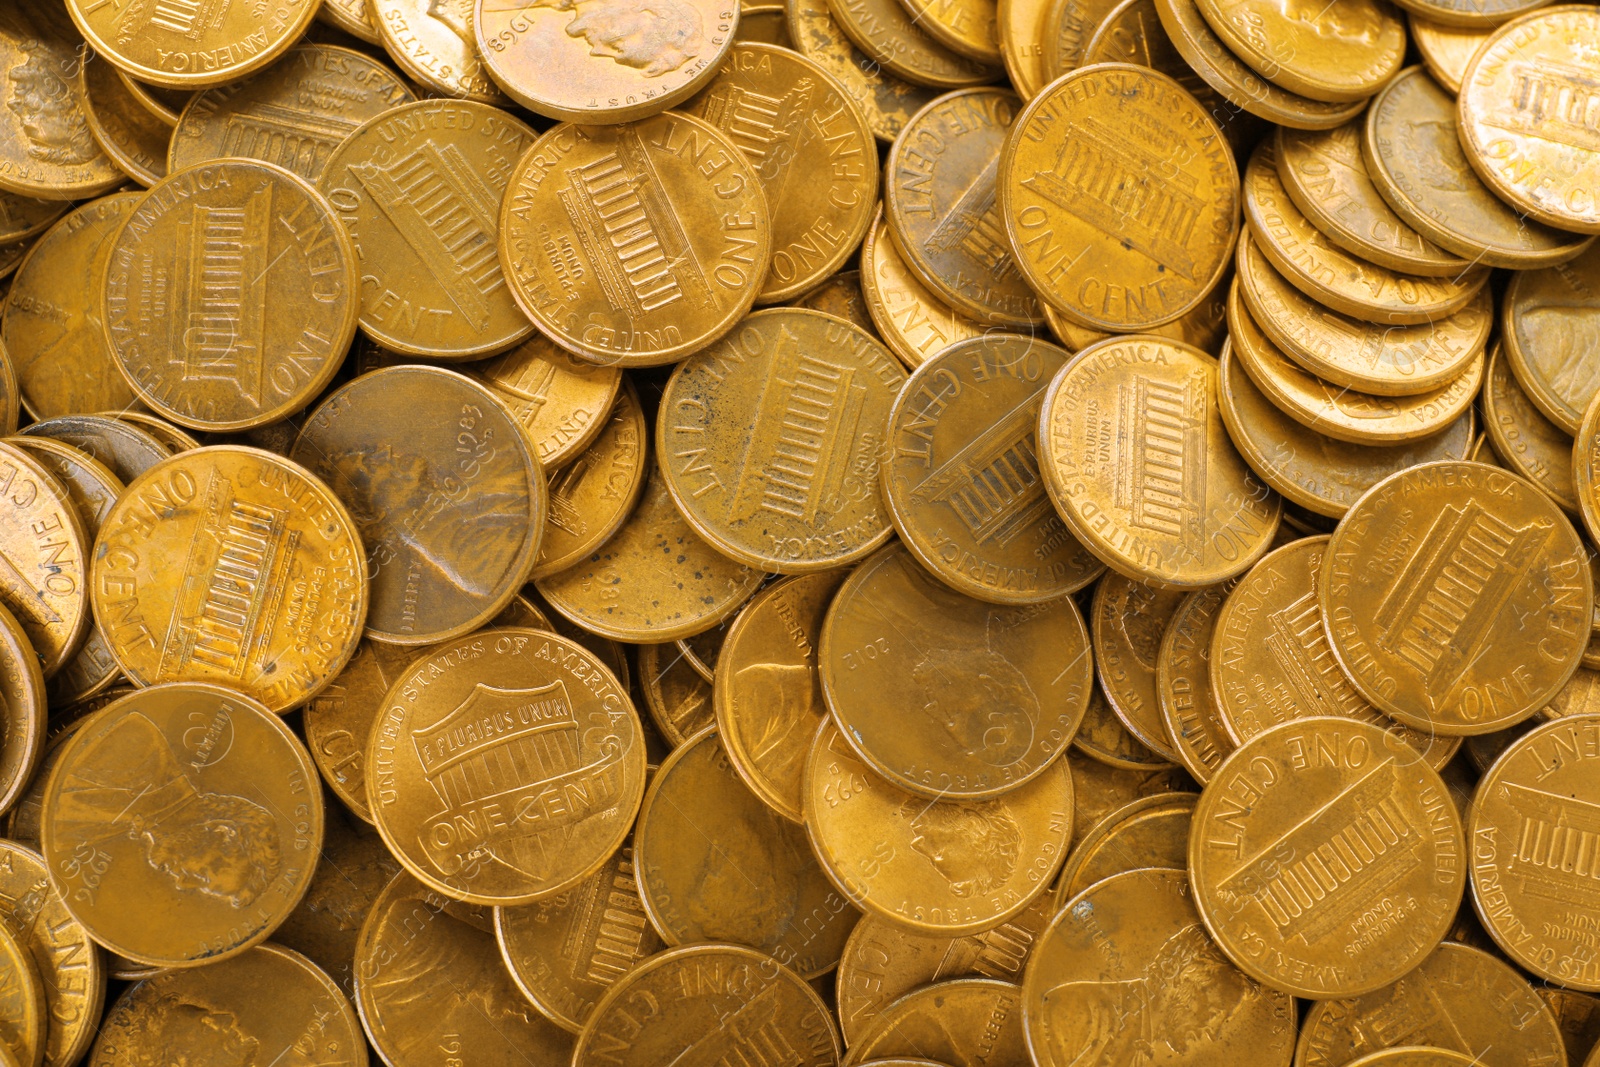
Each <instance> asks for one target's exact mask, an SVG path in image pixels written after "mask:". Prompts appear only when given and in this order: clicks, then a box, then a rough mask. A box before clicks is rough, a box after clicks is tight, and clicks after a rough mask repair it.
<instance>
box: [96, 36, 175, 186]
mask: <svg viewBox="0 0 1600 1067" xmlns="http://www.w3.org/2000/svg"><path fill="white" fill-rule="evenodd" d="M76 89H77V92H78V99H79V100H80V101H81V107H82V108H83V112H84V117H85V118H87V119H88V120H89V132H90V133H92V134H93V135H94V139H95V141H96V142H97V143H98V144H99V145H100V150H101V151H103V152H104V153H105V154H106V155H108V156H110V157H111V160H112V162H114V163H116V165H117V166H118V167H120V168H121V169H122V170H124V171H125V172H127V174H128V176H129V177H130V178H132V179H133V180H134V181H136V182H137V183H139V184H140V185H142V186H145V187H147V188H148V187H149V186H151V185H154V184H155V183H156V182H158V181H160V180H161V179H162V178H165V177H166V176H167V169H168V168H167V147H168V145H169V144H170V143H171V141H172V127H171V126H169V125H167V124H166V123H165V122H163V121H162V120H161V119H160V118H158V117H157V116H155V115H152V114H151V113H150V111H149V110H148V109H147V108H145V107H144V105H143V104H141V103H140V102H139V99H138V98H137V97H136V96H134V94H133V93H132V91H130V90H129V88H128V83H127V81H126V80H125V79H124V78H123V77H122V72H121V71H119V70H118V69H117V68H116V67H113V66H112V65H111V64H110V63H107V62H105V61H103V60H101V59H100V58H99V57H98V56H95V57H92V58H89V59H87V60H86V62H84V63H83V64H82V65H81V66H80V67H79V68H78V84H77V86H76Z"/></svg>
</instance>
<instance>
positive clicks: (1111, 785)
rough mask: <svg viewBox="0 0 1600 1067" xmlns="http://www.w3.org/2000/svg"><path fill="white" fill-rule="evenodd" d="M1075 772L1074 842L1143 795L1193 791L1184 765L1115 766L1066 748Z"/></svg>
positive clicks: (1073, 788)
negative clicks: (1140, 768) (1136, 767)
mask: <svg viewBox="0 0 1600 1067" xmlns="http://www.w3.org/2000/svg"><path fill="white" fill-rule="evenodd" d="M1067 764H1068V767H1069V768H1070V769H1071V772H1072V782H1073V786H1072V812H1073V814H1072V846H1073V847H1074V848H1076V847H1077V846H1078V845H1079V844H1080V843H1081V842H1082V841H1083V839H1084V838H1085V837H1087V836H1088V834H1089V831H1091V830H1093V829H1094V828H1095V827H1096V826H1098V825H1099V824H1100V823H1101V822H1102V821H1103V820H1104V819H1105V818H1106V817H1107V816H1108V815H1110V814H1111V813H1112V812H1114V811H1116V810H1117V809H1119V808H1122V807H1125V806H1126V805H1128V804H1130V803H1132V802H1133V801H1135V800H1137V799H1139V798H1140V797H1148V796H1155V795H1156V794H1157V793H1181V792H1192V791H1194V789H1195V783H1194V781H1193V779H1191V778H1190V777H1189V775H1188V774H1187V773H1186V772H1185V771H1184V770H1183V768H1181V767H1174V766H1172V765H1171V764H1165V765H1163V766H1159V767H1146V768H1144V769H1142V770H1135V769H1132V768H1125V767H1113V766H1110V765H1109V764H1106V763H1102V762H1100V761H1098V760H1094V759H1090V758H1089V757H1087V756H1084V755H1082V754H1080V753H1078V752H1076V751H1071V750H1069V751H1068V752H1067Z"/></svg>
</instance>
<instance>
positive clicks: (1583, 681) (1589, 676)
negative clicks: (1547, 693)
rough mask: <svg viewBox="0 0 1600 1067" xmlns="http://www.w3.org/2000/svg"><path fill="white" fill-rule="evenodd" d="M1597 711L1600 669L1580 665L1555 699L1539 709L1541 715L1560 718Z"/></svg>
mask: <svg viewBox="0 0 1600 1067" xmlns="http://www.w3.org/2000/svg"><path fill="white" fill-rule="evenodd" d="M1595 712H1600V671H1594V670H1591V669H1590V668H1588V667H1579V668H1578V669H1577V671H1576V672H1575V673H1574V674H1573V675H1572V679H1571V680H1570V681H1569V682H1567V684H1566V685H1565V686H1563V687H1562V689H1561V692H1559V693H1557V694H1556V697H1555V699H1554V700H1552V701H1551V702H1550V703H1548V704H1546V705H1545V706H1544V707H1542V708H1540V709H1539V717H1540V718H1541V719H1560V718H1569V717H1571V716H1574V715H1590V714H1593V713H1595Z"/></svg>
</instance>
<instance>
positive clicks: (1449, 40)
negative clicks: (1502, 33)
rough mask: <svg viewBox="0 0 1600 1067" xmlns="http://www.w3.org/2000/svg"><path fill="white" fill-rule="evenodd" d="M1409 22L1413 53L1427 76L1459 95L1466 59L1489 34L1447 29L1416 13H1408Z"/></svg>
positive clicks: (1449, 26)
mask: <svg viewBox="0 0 1600 1067" xmlns="http://www.w3.org/2000/svg"><path fill="white" fill-rule="evenodd" d="M1402 6H1404V5H1402ZM1409 21H1410V23H1411V40H1412V41H1414V42H1415V43H1416V46H1417V54H1418V55H1420V56H1421V57H1422V62H1423V65H1424V66H1426V67H1427V68H1428V73H1429V74H1432V75H1433V80H1434V81H1436V82H1438V83H1439V84H1440V85H1442V86H1444V87H1445V88H1446V89H1448V90H1450V91H1451V92H1452V93H1459V92H1460V91H1461V78H1462V75H1464V74H1465V73H1466V70H1467V62H1468V60H1470V59H1471V58H1472V55H1473V53H1474V52H1476V51H1477V50H1478V46H1479V45H1481V44H1483V42H1484V41H1486V40H1488V39H1489V34H1490V33H1492V32H1493V31H1492V30H1489V29H1479V28H1472V27H1463V26H1451V25H1449V24H1448V23H1445V22H1434V21H1433V20H1432V19H1430V18H1428V17H1426V16H1424V15H1418V14H1412V15H1411V17H1410V20H1409Z"/></svg>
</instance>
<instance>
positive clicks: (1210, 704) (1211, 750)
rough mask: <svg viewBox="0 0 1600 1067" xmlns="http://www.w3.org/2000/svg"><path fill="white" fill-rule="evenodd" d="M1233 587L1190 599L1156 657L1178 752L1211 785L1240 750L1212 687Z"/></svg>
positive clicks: (1164, 714)
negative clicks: (1216, 639) (1217, 638)
mask: <svg viewBox="0 0 1600 1067" xmlns="http://www.w3.org/2000/svg"><path fill="white" fill-rule="evenodd" d="M1228 589H1229V587H1228V586H1227V585H1225V584H1224V585H1216V586H1212V587H1211V588H1209V589H1201V590H1199V591H1198V592H1194V593H1190V594H1189V595H1188V596H1186V597H1184V598H1183V601H1182V602H1181V603H1179V604H1178V610H1177V611H1175V612H1173V615H1172V621H1171V622H1170V623H1169V624H1168V625H1167V632H1166V633H1165V634H1164V635H1163V636H1162V638H1161V648H1160V650H1159V651H1158V652H1157V653H1156V696H1157V698H1158V700H1159V701H1160V704H1161V721H1162V722H1163V723H1164V724H1165V725H1166V727H1167V735H1168V736H1170V737H1171V738H1172V748H1173V750H1174V751H1175V752H1176V753H1177V754H1178V759H1179V761H1180V762H1182V764H1183V765H1184V767H1186V768H1187V769H1188V771H1189V773H1190V774H1192V775H1194V777H1195V781H1197V782H1199V783H1201V784H1202V785H1204V784H1205V783H1206V782H1209V781H1210V780H1211V776H1212V775H1213V774H1215V773H1216V770H1217V768H1218V767H1220V766H1221V765H1222V761H1223V760H1224V759H1225V758H1226V757H1227V755H1228V753H1230V752H1232V751H1233V750H1234V749H1235V748H1236V747H1238V746H1236V745H1235V744H1234V742H1233V738H1231V737H1229V736H1228V731H1227V729H1226V727H1224V726H1223V723H1222V709H1221V707H1220V706H1219V705H1218V703H1217V698H1216V693H1215V691H1214V690H1213V689H1212V687H1211V640H1212V635H1213V634H1215V633H1216V628H1217V613H1218V612H1219V611H1221V610H1222V604H1223V601H1224V600H1226V599H1227V596H1228Z"/></svg>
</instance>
